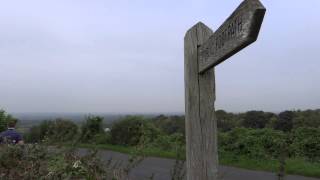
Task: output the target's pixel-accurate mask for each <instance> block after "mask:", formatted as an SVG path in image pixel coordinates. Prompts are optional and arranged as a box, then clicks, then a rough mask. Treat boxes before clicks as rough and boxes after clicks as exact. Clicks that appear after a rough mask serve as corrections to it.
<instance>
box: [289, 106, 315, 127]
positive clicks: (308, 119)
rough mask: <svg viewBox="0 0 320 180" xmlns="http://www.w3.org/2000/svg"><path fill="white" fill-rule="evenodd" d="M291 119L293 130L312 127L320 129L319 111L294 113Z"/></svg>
mask: <svg viewBox="0 0 320 180" xmlns="http://www.w3.org/2000/svg"><path fill="white" fill-rule="evenodd" d="M294 114H295V115H294V118H293V128H294V129H296V128H299V127H313V128H320V109H317V110H305V111H300V110H298V111H295V112H294Z"/></svg>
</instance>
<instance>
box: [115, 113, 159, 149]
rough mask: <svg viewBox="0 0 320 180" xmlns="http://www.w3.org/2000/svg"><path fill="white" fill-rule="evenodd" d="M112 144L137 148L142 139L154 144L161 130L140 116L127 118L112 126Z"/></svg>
mask: <svg viewBox="0 0 320 180" xmlns="http://www.w3.org/2000/svg"><path fill="white" fill-rule="evenodd" d="M110 134H111V143H112V144H118V145H129V146H135V145H138V144H139V143H140V140H141V138H142V137H143V138H144V141H145V142H152V141H154V139H156V138H157V136H158V135H159V130H158V129H157V128H155V127H154V125H153V124H151V123H150V122H148V121H147V120H145V119H144V118H143V117H140V116H127V117H125V118H123V119H121V120H119V121H117V122H115V123H114V124H113V125H112V128H111V131H110Z"/></svg>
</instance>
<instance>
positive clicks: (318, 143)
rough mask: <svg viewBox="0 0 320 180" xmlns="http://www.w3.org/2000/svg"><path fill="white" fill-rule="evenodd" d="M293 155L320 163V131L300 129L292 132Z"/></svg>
mask: <svg viewBox="0 0 320 180" xmlns="http://www.w3.org/2000/svg"><path fill="white" fill-rule="evenodd" d="M290 149H292V150H293V152H292V154H293V155H294V156H297V157H305V158H307V159H308V160H310V161H318V162H319V161H320V129H319V128H310V127H304V128H298V129H295V130H294V131H293V132H292V145H291V148H290Z"/></svg>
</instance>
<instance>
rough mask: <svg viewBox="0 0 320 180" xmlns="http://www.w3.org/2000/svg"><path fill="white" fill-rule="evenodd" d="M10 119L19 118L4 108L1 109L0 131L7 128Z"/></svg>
mask: <svg viewBox="0 0 320 180" xmlns="http://www.w3.org/2000/svg"><path fill="white" fill-rule="evenodd" d="M9 121H17V119H15V118H13V117H12V116H11V115H9V114H7V113H6V112H5V111H4V110H0V132H2V131H5V130H6V129H7V124H8V122H9Z"/></svg>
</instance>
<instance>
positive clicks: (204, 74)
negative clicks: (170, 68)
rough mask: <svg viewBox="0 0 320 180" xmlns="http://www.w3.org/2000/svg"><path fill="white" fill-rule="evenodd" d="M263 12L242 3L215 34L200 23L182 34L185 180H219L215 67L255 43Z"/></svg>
mask: <svg viewBox="0 0 320 180" xmlns="http://www.w3.org/2000/svg"><path fill="white" fill-rule="evenodd" d="M265 11H266V9H265V8H264V6H263V5H262V4H261V3H260V2H259V0H245V1H244V2H243V3H241V4H240V6H239V7H238V8H237V9H236V10H235V11H234V12H233V13H232V15H231V16H230V17H229V18H228V19H227V20H226V21H225V22H224V23H223V24H222V25H221V26H220V28H218V30H217V31H216V32H215V33H213V31H212V30H211V29H210V28H208V27H207V26H206V25H204V24H203V23H201V22H199V23H197V24H196V25H194V26H193V27H192V28H191V29H189V30H188V32H187V33H186V35H185V38H184V60H185V65H184V66H185V67H184V68H185V72H184V73H185V114H186V142H187V146H186V150H187V152H186V157H187V179H188V180H216V179H217V178H218V146H217V121H216V117H215V109H214V102H215V74H214V66H216V65H218V64H219V63H221V62H223V61H224V60H226V59H227V58H229V57H231V56H232V55H234V54H235V53H237V52H238V51H240V50H241V49H243V48H245V47H246V46H248V45H249V44H251V43H253V42H254V41H256V40H257V37H258V34H259V30H260V27H261V24H262V21H263V17H264V14H265Z"/></svg>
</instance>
